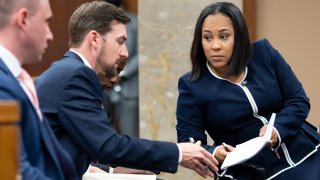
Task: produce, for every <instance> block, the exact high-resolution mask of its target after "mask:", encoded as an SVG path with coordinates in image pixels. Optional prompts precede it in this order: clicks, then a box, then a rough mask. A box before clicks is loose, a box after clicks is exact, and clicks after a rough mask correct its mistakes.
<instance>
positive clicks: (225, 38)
mask: <svg viewBox="0 0 320 180" xmlns="http://www.w3.org/2000/svg"><path fill="white" fill-rule="evenodd" d="M228 37H229V36H228V35H222V36H221V39H223V40H227V39H228Z"/></svg>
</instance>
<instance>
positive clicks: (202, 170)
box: [178, 141, 219, 178]
mask: <svg viewBox="0 0 320 180" xmlns="http://www.w3.org/2000/svg"><path fill="white" fill-rule="evenodd" d="M200 144H201V142H200V141H198V142H197V143H195V144H192V143H179V144H178V146H179V148H180V150H181V152H182V161H181V162H180V165H181V166H182V167H185V168H188V169H191V170H194V171H195V172H196V173H198V174H199V175H200V176H202V177H203V178H206V177H208V176H209V177H213V176H214V174H213V173H214V172H217V171H218V170H219V169H218V167H217V165H218V164H219V163H218V161H217V159H216V158H214V157H213V155H212V154H211V153H209V152H208V151H207V150H205V149H204V148H202V147H201V146H200Z"/></svg>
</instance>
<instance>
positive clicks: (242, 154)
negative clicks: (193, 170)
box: [221, 113, 276, 170]
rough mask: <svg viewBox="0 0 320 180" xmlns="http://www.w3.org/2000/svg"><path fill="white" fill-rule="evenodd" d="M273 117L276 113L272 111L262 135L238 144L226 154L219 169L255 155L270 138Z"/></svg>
mask: <svg viewBox="0 0 320 180" xmlns="http://www.w3.org/2000/svg"><path fill="white" fill-rule="evenodd" d="M275 117H276V114H275V113H272V115H271V117H270V120H269V123H268V126H267V129H266V132H265V134H264V135H263V136H262V137H256V138H253V139H250V140H249V141H246V142H244V143H241V144H238V145H237V146H236V148H235V150H234V151H232V152H230V153H229V154H228V155H227V157H226V158H225V160H224V162H223V164H222V165H221V169H222V170H224V169H226V168H228V167H230V166H234V165H236V164H240V163H242V162H244V161H246V160H248V159H250V158H252V157H253V156H254V155H256V154H257V153H258V152H259V151H260V150H261V149H262V148H263V147H264V146H265V145H266V143H267V142H268V141H270V140H271V135H272V129H273V124H274V120H275Z"/></svg>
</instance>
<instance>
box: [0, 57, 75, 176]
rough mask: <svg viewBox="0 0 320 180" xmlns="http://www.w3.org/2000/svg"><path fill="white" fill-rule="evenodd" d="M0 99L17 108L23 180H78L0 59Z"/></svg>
mask: <svg viewBox="0 0 320 180" xmlns="http://www.w3.org/2000/svg"><path fill="white" fill-rule="evenodd" d="M0 82H1V83H0V99H1V100H16V101H18V102H19V105H20V117H21V119H20V121H19V123H20V132H21V138H20V146H21V148H20V173H21V175H22V178H23V179H28V180H35V179H39V180H44V179H79V177H78V176H77V174H76V171H75V167H74V166H73V163H72V161H71V158H70V157H69V155H68V154H67V153H66V152H65V151H64V150H63V149H62V147H61V146H60V144H59V143H58V141H57V140H56V139H55V136H54V135H53V133H52V130H51V129H50V126H49V124H48V123H47V121H46V120H45V119H44V120H43V121H40V119H39V116H38V114H37V113H36V111H35V109H34V107H33V105H32V103H31V101H30V100H29V98H28V96H27V95H26V93H25V92H24V90H23V89H22V88H21V86H20V84H19V82H18V80H17V79H16V78H15V77H14V76H13V75H12V73H11V72H10V71H9V69H8V68H7V67H6V65H5V64H4V62H3V61H2V60H1V59H0Z"/></svg>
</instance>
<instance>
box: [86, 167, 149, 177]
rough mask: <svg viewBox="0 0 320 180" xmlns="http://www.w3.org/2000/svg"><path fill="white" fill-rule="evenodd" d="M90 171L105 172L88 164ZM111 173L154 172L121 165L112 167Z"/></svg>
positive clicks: (147, 173)
mask: <svg viewBox="0 0 320 180" xmlns="http://www.w3.org/2000/svg"><path fill="white" fill-rule="evenodd" d="M90 172H91V173H107V172H106V171H104V170H102V169H100V168H98V167H95V166H90ZM113 173H115V174H146V175H153V174H154V173H153V172H150V171H146V170H139V169H131V168H126V167H121V166H118V167H115V168H113Z"/></svg>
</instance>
